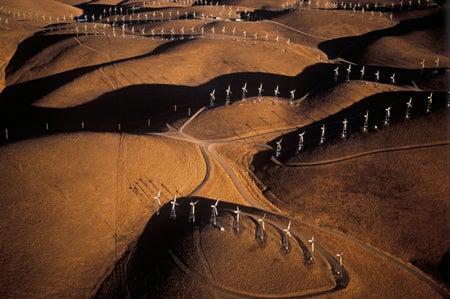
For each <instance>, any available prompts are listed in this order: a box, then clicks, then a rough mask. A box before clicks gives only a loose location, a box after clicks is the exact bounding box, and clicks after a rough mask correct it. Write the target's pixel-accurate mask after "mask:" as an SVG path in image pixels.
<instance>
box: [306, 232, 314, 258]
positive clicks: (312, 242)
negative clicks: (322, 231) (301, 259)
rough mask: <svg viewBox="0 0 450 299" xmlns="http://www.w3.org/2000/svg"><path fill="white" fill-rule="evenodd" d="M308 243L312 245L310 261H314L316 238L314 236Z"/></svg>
mask: <svg viewBox="0 0 450 299" xmlns="http://www.w3.org/2000/svg"><path fill="white" fill-rule="evenodd" d="M308 242H309V243H311V256H310V257H309V259H310V260H312V259H313V256H314V247H315V245H314V242H315V239H314V236H312V237H311V239H310V240H308Z"/></svg>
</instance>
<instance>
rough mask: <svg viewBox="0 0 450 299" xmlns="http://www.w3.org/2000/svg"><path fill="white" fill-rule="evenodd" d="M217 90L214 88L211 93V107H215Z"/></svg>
mask: <svg viewBox="0 0 450 299" xmlns="http://www.w3.org/2000/svg"><path fill="white" fill-rule="evenodd" d="M215 93H216V90H215V89H214V90H213V91H212V92H211V93H210V94H209V97H210V98H209V107H214V101H215V100H216V96H215Z"/></svg>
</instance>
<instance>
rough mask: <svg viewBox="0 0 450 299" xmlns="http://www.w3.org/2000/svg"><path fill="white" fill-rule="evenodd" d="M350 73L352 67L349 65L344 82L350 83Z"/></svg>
mask: <svg viewBox="0 0 450 299" xmlns="http://www.w3.org/2000/svg"><path fill="white" fill-rule="evenodd" d="M351 72H352V65H351V64H349V65H348V67H347V77H346V78H345V81H347V82H349V81H350V73H351Z"/></svg>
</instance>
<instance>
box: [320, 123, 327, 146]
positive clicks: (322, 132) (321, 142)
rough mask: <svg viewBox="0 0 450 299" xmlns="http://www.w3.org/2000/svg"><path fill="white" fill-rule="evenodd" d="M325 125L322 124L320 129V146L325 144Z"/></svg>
mask: <svg viewBox="0 0 450 299" xmlns="http://www.w3.org/2000/svg"><path fill="white" fill-rule="evenodd" d="M325 129H326V127H325V124H322V127H320V132H321V133H320V144H324V143H325Z"/></svg>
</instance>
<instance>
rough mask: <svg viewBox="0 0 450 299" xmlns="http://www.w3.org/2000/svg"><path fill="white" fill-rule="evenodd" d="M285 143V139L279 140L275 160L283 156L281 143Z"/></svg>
mask: <svg viewBox="0 0 450 299" xmlns="http://www.w3.org/2000/svg"><path fill="white" fill-rule="evenodd" d="M282 141H283V138H281V139H280V140H278V141H277V142H276V144H277V149H276V151H275V158H278V157H279V156H280V155H281V142H282Z"/></svg>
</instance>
